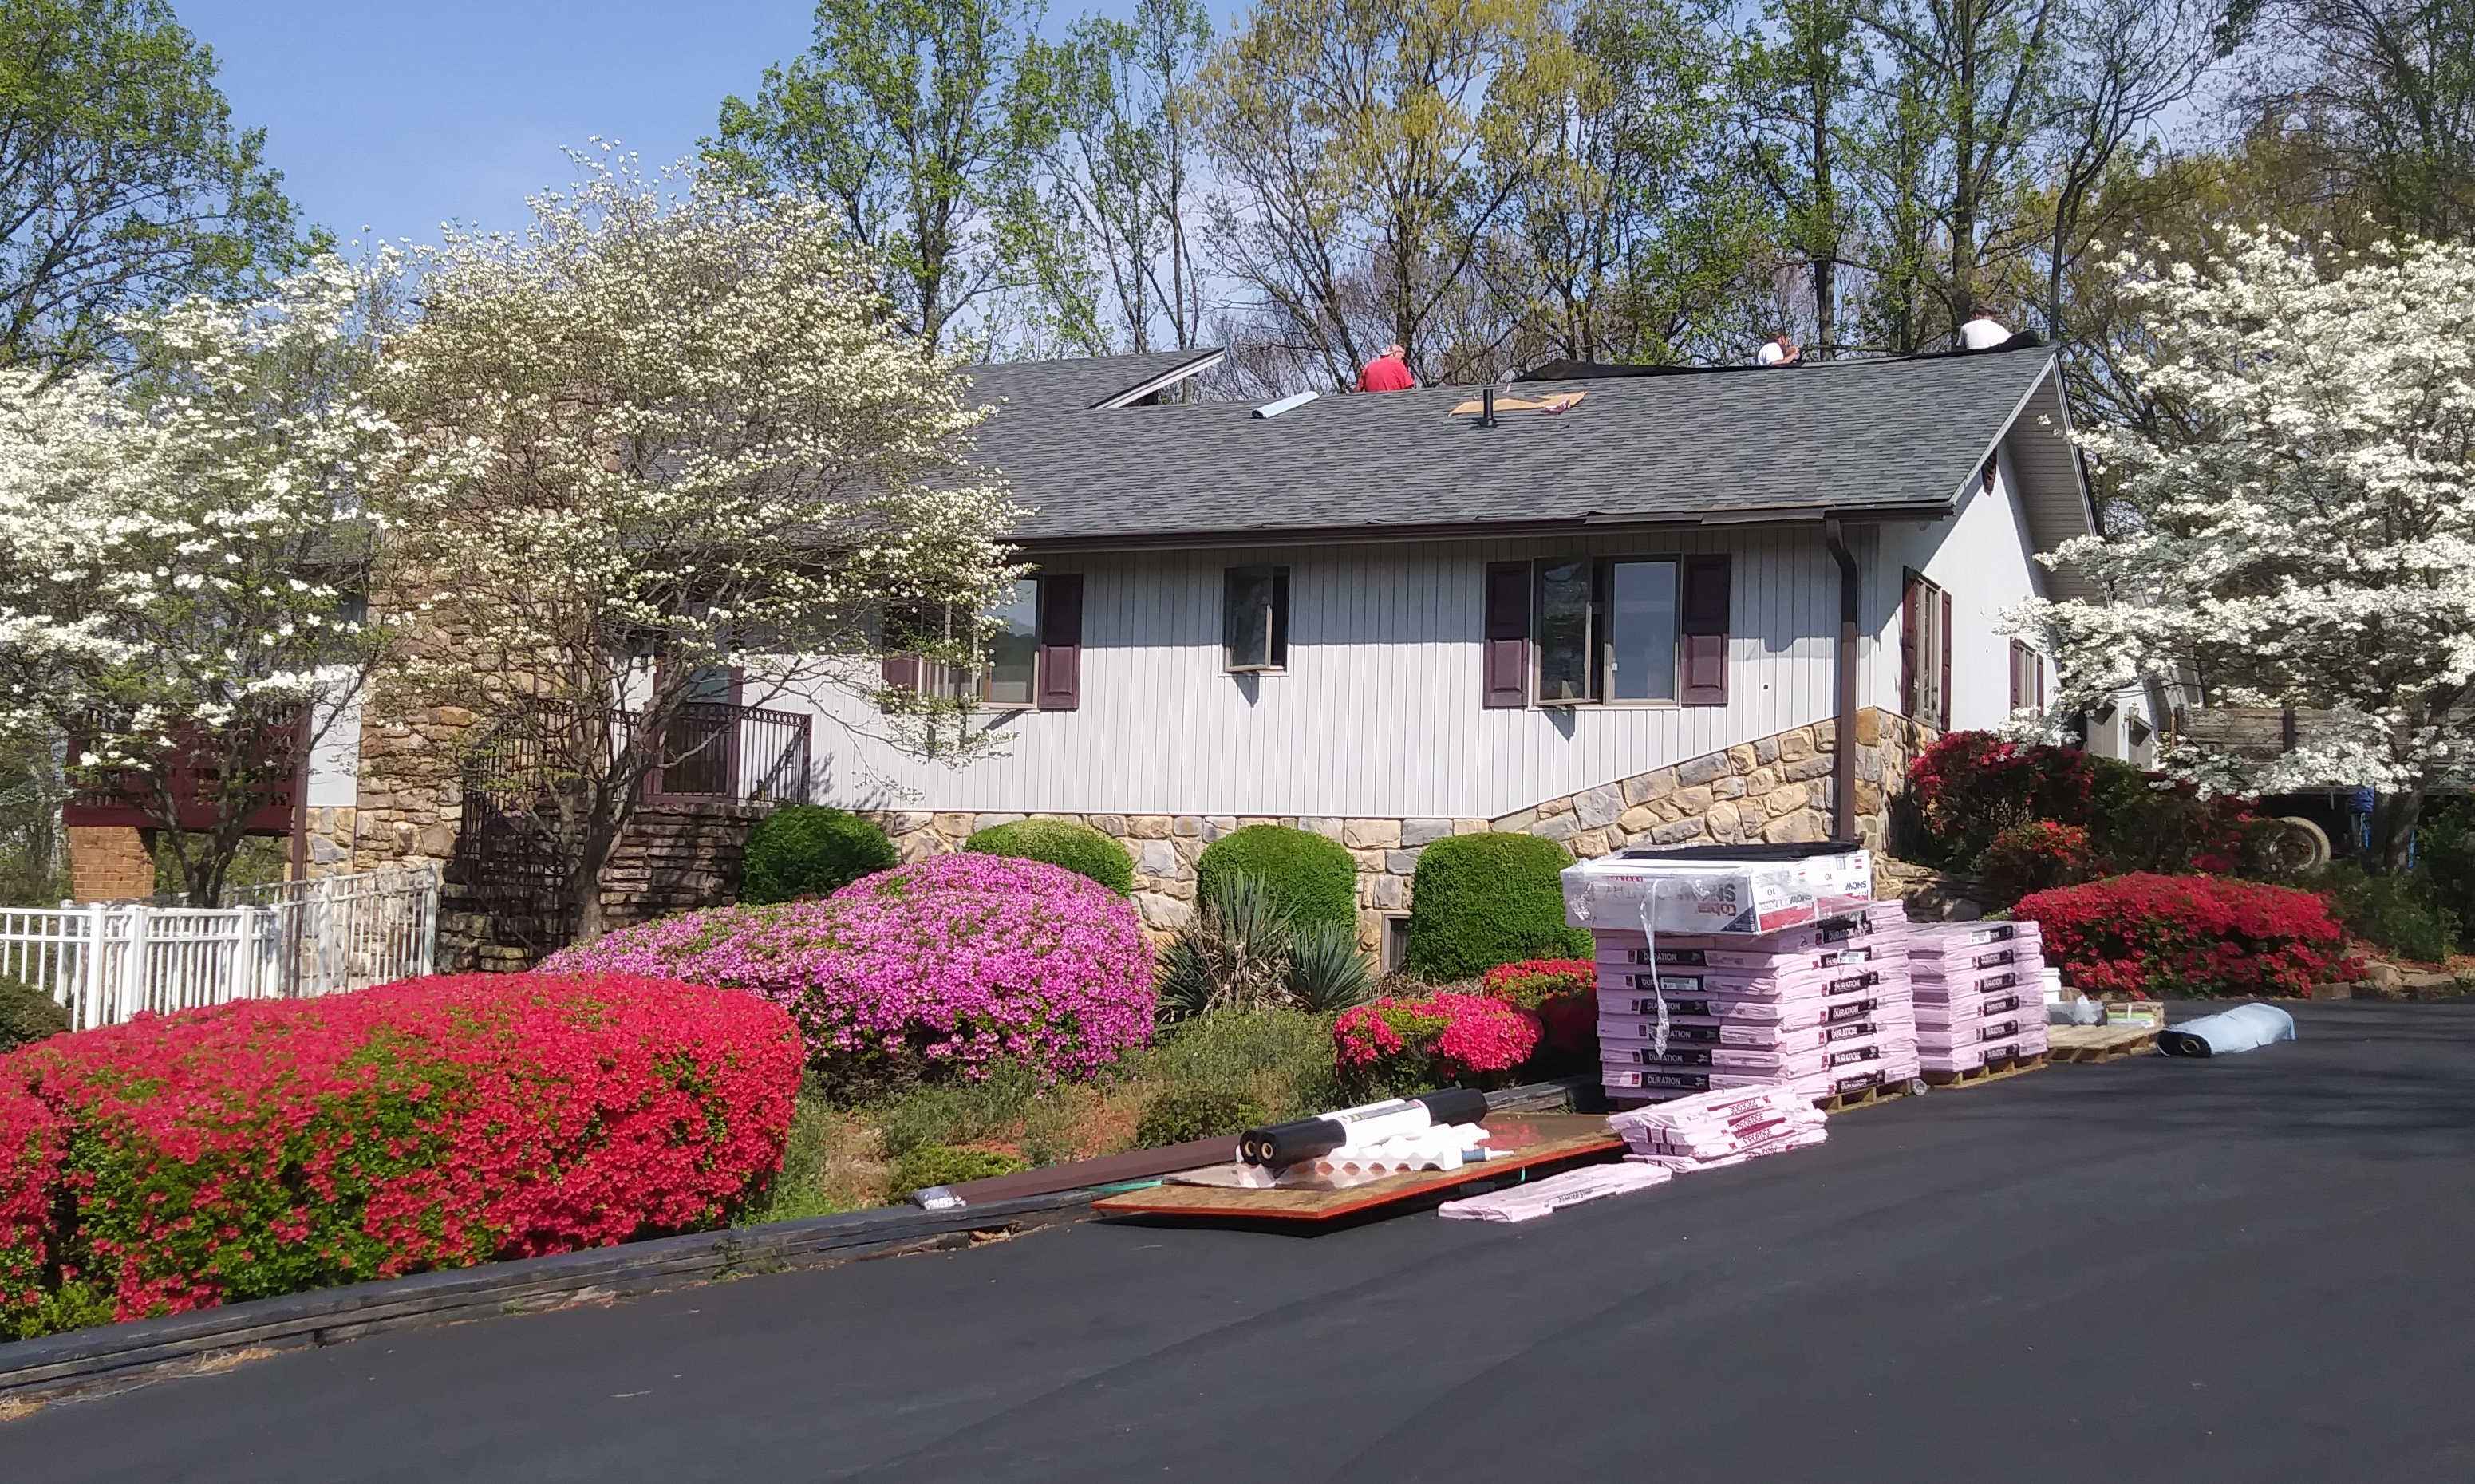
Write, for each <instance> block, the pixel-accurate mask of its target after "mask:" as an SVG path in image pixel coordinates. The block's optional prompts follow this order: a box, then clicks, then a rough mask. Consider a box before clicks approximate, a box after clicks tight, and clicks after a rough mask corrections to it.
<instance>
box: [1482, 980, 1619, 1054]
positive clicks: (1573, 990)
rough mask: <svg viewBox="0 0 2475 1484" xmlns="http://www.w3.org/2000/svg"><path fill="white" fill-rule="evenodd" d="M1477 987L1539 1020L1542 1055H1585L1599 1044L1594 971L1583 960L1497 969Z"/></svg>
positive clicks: (1596, 985) (1597, 1001) (1596, 983)
mask: <svg viewBox="0 0 2475 1484" xmlns="http://www.w3.org/2000/svg"><path fill="white" fill-rule="evenodd" d="M1480 984H1481V985H1483V987H1484V988H1485V990H1486V992H1487V993H1488V994H1489V995H1491V996H1493V997H1494V998H1496V999H1499V1000H1502V1001H1504V1002H1505V1003H1506V1004H1507V1005H1512V1006H1516V1007H1518V1008H1520V1009H1522V1010H1528V1011H1530V1012H1531V1013H1532V1014H1533V1015H1536V1016H1537V1017H1538V1023H1539V1028H1540V1038H1539V1049H1540V1050H1541V1051H1542V1052H1556V1053H1562V1054H1579V1053H1582V1052H1588V1053H1591V1054H1592V1059H1593V1060H1595V1059H1596V1053H1597V1051H1598V1042H1599V998H1598V988H1599V966H1598V965H1597V964H1596V963H1594V962H1592V961H1589V960H1587V959H1524V960H1522V961H1520V962H1518V963H1500V964H1497V965H1496V966H1495V967H1494V968H1491V969H1489V970H1487V971H1486V974H1485V976H1484V977H1483V979H1481V980H1480Z"/></svg>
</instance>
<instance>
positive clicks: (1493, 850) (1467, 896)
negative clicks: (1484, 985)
mask: <svg viewBox="0 0 2475 1484" xmlns="http://www.w3.org/2000/svg"><path fill="white" fill-rule="evenodd" d="M1570 864H1573V858H1572V857H1571V856H1570V855H1568V854H1566V853H1565V851H1564V847H1563V846H1561V845H1559V844H1557V843H1556V842H1555V841H1554V840H1552V839H1540V838H1539V837H1537V836H1535V835H1509V834H1488V835H1455V836H1452V837H1450V838H1449V839H1439V840H1437V841H1435V842H1434V844H1432V845H1429V846H1428V847H1427V848H1426V849H1425V850H1424V851H1422V852H1420V853H1419V856H1418V874H1417V877H1416V878H1415V880H1414V882H1413V883H1412V885H1411V888H1410V899H1409V962H1408V964H1407V967H1408V968H1409V972H1410V973H1411V974H1414V975H1416V976H1417V977H1418V978H1420V979H1424V980H1427V981H1430V982H1432V983H1436V984H1446V983H1450V982H1452V981H1455V980H1461V979H1475V978H1477V977H1478V976H1479V975H1481V974H1483V973H1485V972H1486V971H1487V970H1488V969H1491V968H1493V967H1495V966H1496V965H1497V964H1499V963H1511V962H1515V961H1519V960H1522V959H1566V958H1579V957H1581V955H1583V954H1586V953H1588V952H1589V951H1590V935H1589V934H1587V933H1585V932H1583V931H1582V930H1581V929H1580V928H1571V927H1566V926H1565V925H1564V888H1563V884H1562V883H1561V882H1560V881H1559V880H1557V873H1558V872H1560V871H1562V870H1563V869H1564V867H1566V866H1568V865H1570Z"/></svg>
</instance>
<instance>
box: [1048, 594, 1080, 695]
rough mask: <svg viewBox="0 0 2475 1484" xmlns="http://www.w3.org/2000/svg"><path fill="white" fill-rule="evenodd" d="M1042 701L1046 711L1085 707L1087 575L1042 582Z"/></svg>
mask: <svg viewBox="0 0 2475 1484" xmlns="http://www.w3.org/2000/svg"><path fill="white" fill-rule="evenodd" d="M1039 693H1040V700H1039V706H1040V709H1041V710H1042V711H1072V710H1074V709H1076V708H1077V707H1079V706H1081V705H1082V704H1083V574H1082V573H1080V572H1061V573H1059V574H1057V575H1055V576H1049V577H1042V578H1041V579H1040V692H1039Z"/></svg>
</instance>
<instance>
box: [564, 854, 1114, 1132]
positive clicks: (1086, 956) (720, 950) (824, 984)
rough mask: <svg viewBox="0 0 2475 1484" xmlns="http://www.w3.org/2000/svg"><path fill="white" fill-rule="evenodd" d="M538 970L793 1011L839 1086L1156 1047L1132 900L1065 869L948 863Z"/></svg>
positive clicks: (1081, 1067) (601, 944)
mask: <svg viewBox="0 0 2475 1484" xmlns="http://www.w3.org/2000/svg"><path fill="white" fill-rule="evenodd" d="M543 967H544V968H545V969H547V970H551V971H553V972H560V973H574V972H578V971H581V970H587V969H596V970H602V971H606V972H612V973H625V974H664V975H672V976H675V977H679V978H685V979H690V980H693V981H695V982H697V983H698V984H709V985H731V986H734V987H738V988H742V989H749V990H753V991H755V992H756V993H758V994H761V995H763V996H765V997H766V998H768V999H770V1000H772V1001H773V1002H774V1003H776V1004H778V1005H781V1006H783V1007H784V1008H785V1009H787V1010H790V1011H791V1014H792V1017H793V1018H794V1019H796V1021H797V1022H798V1025H799V1030H800V1034H802V1035H803V1036H804V1037H805V1038H806V1042H807V1048H808V1061H809V1065H810V1067H811V1068H812V1069H814V1070H815V1071H816V1072H817V1074H818V1075H819V1076H820V1077H821V1079H822V1080H823V1081H824V1082H825V1083H827V1084H828V1085H829V1086H833V1087H835V1088H837V1089H838V1090H845V1091H861V1090H870V1089H873V1088H877V1087H882V1086H887V1085H895V1084H899V1083H906V1082H912V1081H919V1080H943V1079H952V1078H963V1079H971V1080H976V1079H978V1078H981V1077H985V1076H986V1075H988V1071H989V1069H990V1067H991V1066H992V1064H994V1063H996V1062H999V1061H1007V1060H1011V1061H1018V1062H1021V1063H1023V1064H1025V1065H1028V1066H1029V1067H1031V1068H1032V1069H1033V1070H1034V1071H1036V1072H1037V1073H1039V1074H1040V1075H1041V1076H1042V1077H1050V1078H1082V1077H1089V1076H1090V1075H1092V1074H1093V1073H1095V1072H1097V1071H1099V1070H1100V1069H1101V1068H1103V1067H1106V1066H1108V1065H1110V1064H1112V1063H1113V1062H1115V1060H1116V1059H1117V1058H1118V1057H1119V1056H1121V1055H1122V1054H1124V1053H1125V1052H1126V1051H1128V1050H1131V1049H1132V1048H1134V1047H1137V1046H1140V1045H1142V1044H1143V1043H1144V1042H1146V1041H1147V1040H1149V1039H1150V1037H1151V1029H1152V1014H1153V992H1152V956H1151V951H1150V949H1149V948H1148V947H1147V946H1146V945H1145V944H1144V942H1143V937H1142V933H1141V931H1140V927H1139V923H1138V921H1137V919H1136V916H1135V910H1134V907H1133V906H1132V904H1130V903H1129V902H1127V900H1126V899H1125V898H1123V897H1121V896H1118V895H1117V894H1116V893H1115V892H1113V891H1111V890H1109V889H1108V888H1105V887H1102V886H1100V885H1099V884H1097V883H1095V882H1093V881H1091V880H1090V879H1089V878H1087V877H1084V876H1080V875H1077V874H1075V873H1074V872H1072V871H1069V870H1066V869H1064V868H1063V867H1061V866H1055V865H1049V864H1045V863H1042V862H1039V861H1017V860H1013V859H1009V858H1007V857H1003V856H984V855H969V854H966V855H953V856H938V857H932V858H930V859H928V860H924V861H918V862H914V863H913V864H909V865H902V866H896V867H895V868H894V869H893V870H890V871H880V872H878V873H877V874H875V875H873V876H866V877H862V878H861V879H860V880H858V881H855V882H852V883H851V884H850V885H849V886H846V887H845V888H842V889H841V890H839V891H836V892H835V893H834V894H833V895H831V896H829V897H826V898H825V899H823V900H822V901H810V902H790V903H784V904H782V905H780V906H772V907H752V908H751V907H723V908H715V909H712V910H710V911H707V912H684V913H681V914H679V915H677V916H674V917H665V918H663V919H661V920H660V921H658V922H650V923H646V924H644V925H642V926H639V927H632V928H624V929H621V930H620V931H619V932H616V933H612V934H610V935H608V936H607V937H602V938H600V939H599V940H597V941H595V942H592V943H588V944H584V945H581V946H578V947H575V948H570V949H566V950H564V951H562V952H560V953H558V954H556V955H553V956H552V957H551V960H550V961H549V962H547V963H545V964H544V965H543Z"/></svg>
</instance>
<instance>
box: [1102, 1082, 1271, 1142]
mask: <svg viewBox="0 0 2475 1484" xmlns="http://www.w3.org/2000/svg"><path fill="white" fill-rule="evenodd" d="M1269 1121H1270V1120H1269V1119H1268V1118H1267V1117H1266V1116H1265V1114H1264V1112H1263V1105H1262V1102H1261V1101H1259V1100H1258V1099H1257V1098H1256V1097H1255V1095H1254V1094H1253V1093H1251V1092H1246V1091H1243V1090H1241V1089H1239V1088H1236V1087H1168V1088H1164V1089H1162V1090H1161V1091H1159V1092H1156V1093H1153V1094H1152V1096H1151V1098H1150V1100H1149V1101H1148V1102H1146V1103H1144V1104H1143V1116H1142V1121H1141V1122H1140V1123H1139V1124H1137V1125H1136V1126H1135V1145H1136V1147H1137V1148H1139V1149H1159V1148H1161V1147H1162V1146H1164V1145H1168V1144H1184V1143H1188V1142H1189V1141H1190V1140H1194V1139H1213V1138H1220V1137H1222V1136H1224V1135H1227V1134H1235V1133H1243V1132H1245V1131H1247V1130H1249V1129H1252V1128H1254V1127H1256V1126H1257V1125H1259V1124H1262V1123H1267V1122H1269Z"/></svg>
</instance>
